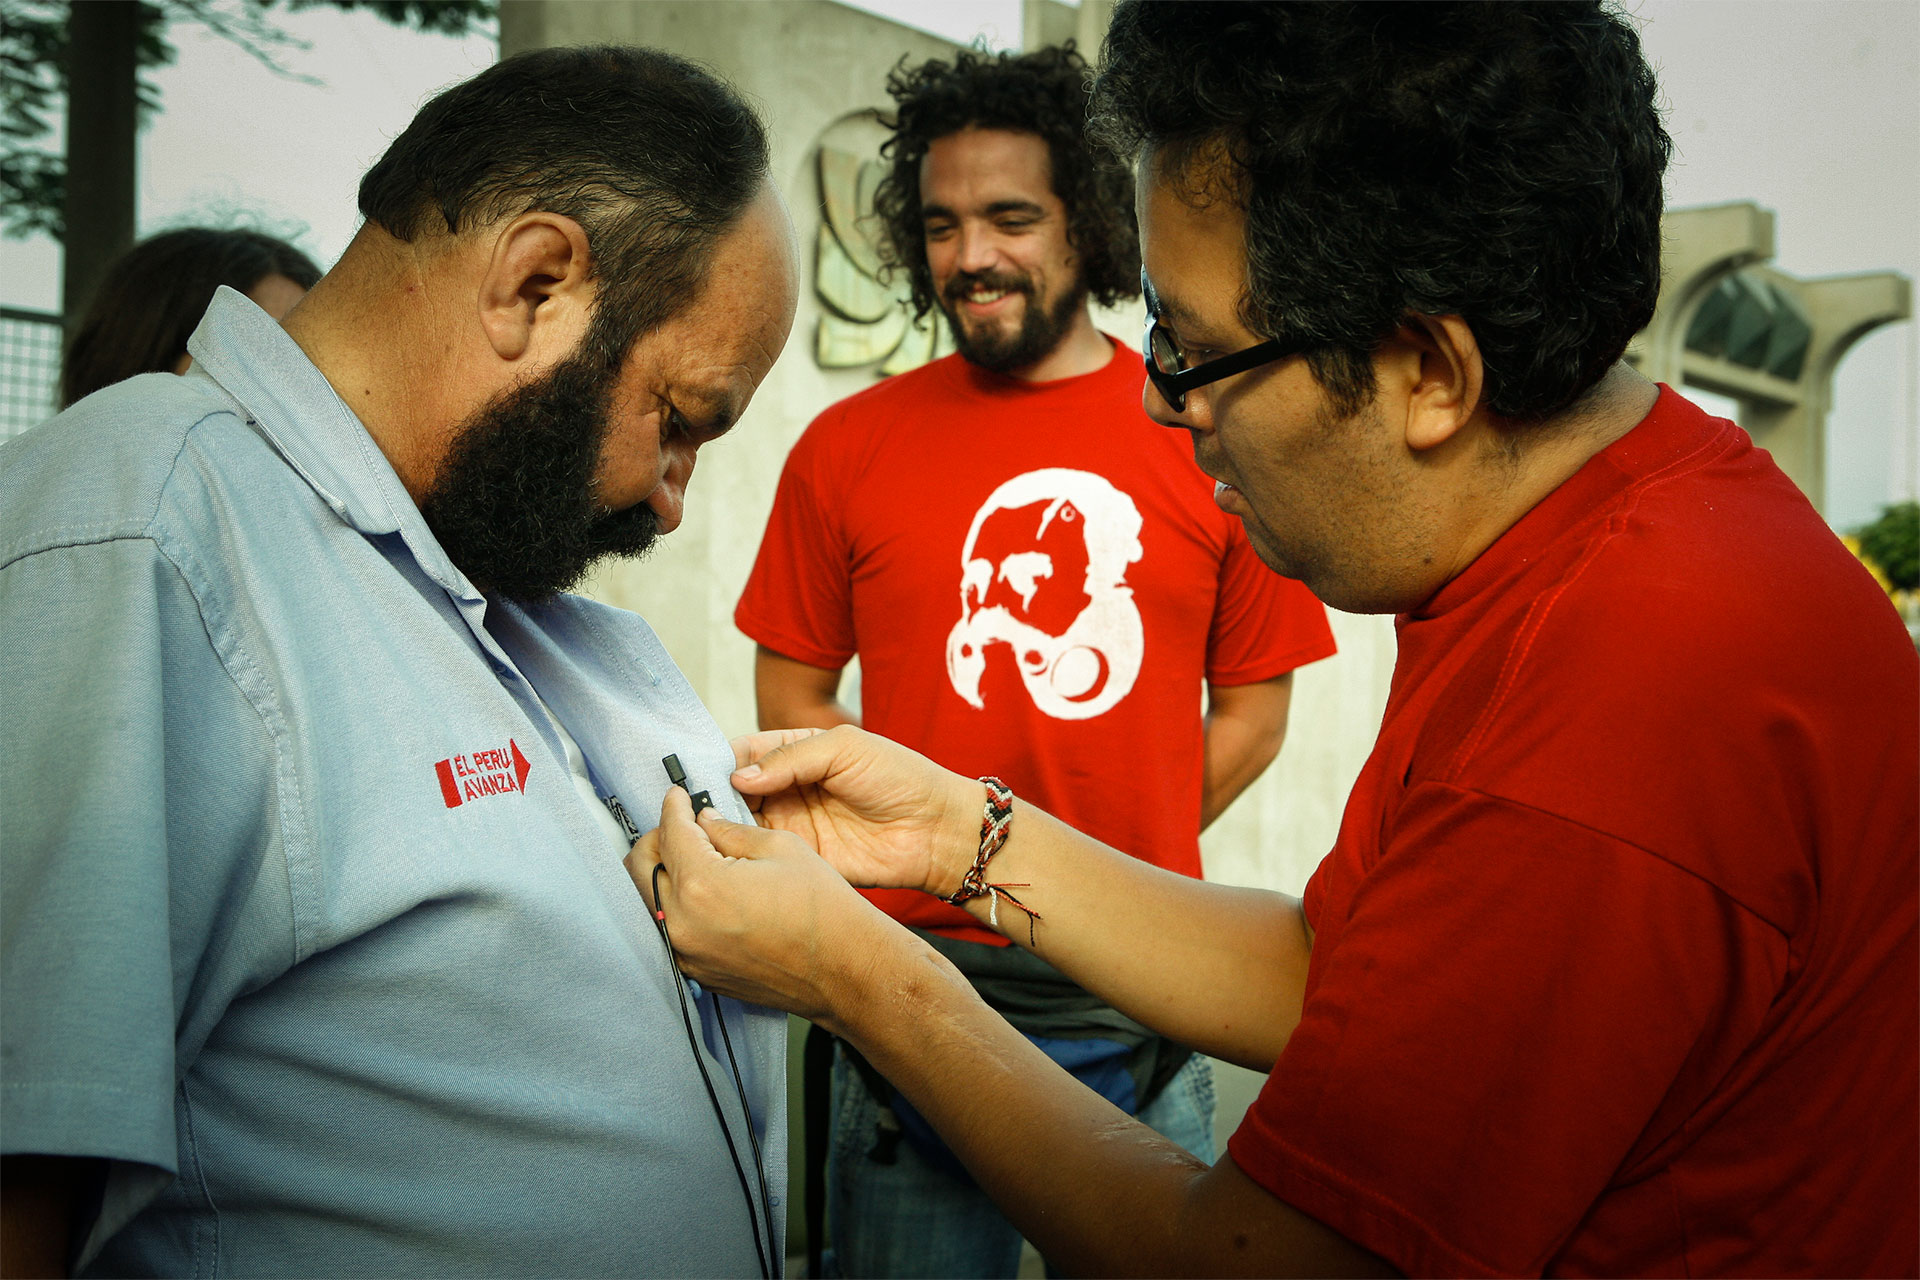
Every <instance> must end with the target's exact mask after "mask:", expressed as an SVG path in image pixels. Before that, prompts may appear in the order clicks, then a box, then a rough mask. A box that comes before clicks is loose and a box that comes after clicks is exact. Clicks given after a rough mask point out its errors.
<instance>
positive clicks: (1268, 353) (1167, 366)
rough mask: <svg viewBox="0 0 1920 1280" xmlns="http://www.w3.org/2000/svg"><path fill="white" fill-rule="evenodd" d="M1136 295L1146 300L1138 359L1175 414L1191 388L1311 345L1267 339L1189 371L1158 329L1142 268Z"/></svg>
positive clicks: (1155, 298)
mask: <svg viewBox="0 0 1920 1280" xmlns="http://www.w3.org/2000/svg"><path fill="white" fill-rule="evenodd" d="M1140 292H1141V294H1142V295H1144V296H1145V298H1146V300H1147V335H1146V337H1145V338H1144V339H1143V340H1142V341H1141V343H1140V355H1141V358H1142V359H1143V360H1145V361H1146V365H1147V377H1149V378H1151V379H1152V380H1153V385H1154V386H1156V387H1158V388H1159V389H1160V394H1161V395H1162V396H1164V397H1166V401H1167V403H1168V404H1170V405H1172V406H1173V411H1174V412H1175V413H1184V412H1186V408H1187V392H1189V391H1192V390H1193V389H1194V388H1195V387H1204V386H1206V385H1207V384H1208V383H1209V382H1218V381H1220V379H1222V378H1226V377H1231V376H1232V375H1233V374H1236V373H1245V372H1246V371H1247V370H1248V369H1255V368H1258V367H1259V366H1261V365H1263V364H1271V363H1273V362H1274V361H1275V360H1284V359H1286V358H1287V357H1288V356H1292V355H1298V354H1300V353H1301V352H1302V351H1305V350H1306V349H1307V348H1308V347H1309V346H1310V345H1312V344H1310V343H1306V342H1282V341H1281V340H1280V339H1278V338H1269V339H1267V340H1266V341H1265V342H1261V343H1256V344H1255V345H1253V346H1251V347H1247V348H1244V349H1243V350H1240V351H1235V352H1233V353H1232V354H1231V355H1224V356H1221V357H1219V358H1218V359H1214V360H1209V361H1207V362H1206V363H1205V364H1199V365H1194V366H1193V367H1191V368H1189V367H1188V366H1187V357H1186V355H1185V353H1183V352H1182V351H1181V350H1180V346H1179V344H1178V343H1176V342H1175V341H1174V340H1173V335H1172V334H1170V333H1168V332H1167V331H1166V330H1165V329H1163V328H1161V327H1160V298H1159V295H1157V294H1156V293H1154V291H1153V285H1152V283H1151V282H1149V281H1148V279H1147V271H1146V268H1145V267H1142V268H1141V269H1140Z"/></svg>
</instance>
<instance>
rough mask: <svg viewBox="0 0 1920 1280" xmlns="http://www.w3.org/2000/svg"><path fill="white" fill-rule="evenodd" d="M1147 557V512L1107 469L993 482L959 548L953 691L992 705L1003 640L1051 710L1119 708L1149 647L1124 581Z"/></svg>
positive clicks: (1079, 714)
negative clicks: (987, 688)
mask: <svg viewBox="0 0 1920 1280" xmlns="http://www.w3.org/2000/svg"><path fill="white" fill-rule="evenodd" d="M1141 554H1142V553H1141V547H1140V509H1139V508H1138V507H1136V506H1134V504H1133V499H1132V498H1129V497H1128V496H1127V495H1126V494H1124V493H1122V492H1121V491H1120V490H1118V489H1116V488H1114V487H1113V486H1112V485H1111V484H1109V483H1108V482H1107V481H1106V480H1105V479H1104V478H1103V477H1101V476H1097V475H1094V474H1093V473H1092V472H1089V471H1069V470H1067V469H1065V468H1062V467H1049V468H1047V469H1045V470H1042V471H1029V472H1027V473H1026V474H1025V475H1020V476H1015V477H1014V478H1013V479H1011V480H1009V481H1007V482H1006V483H1005V484H1003V485H1001V486H1000V487H999V488H998V489H995V490H994V491H993V494H992V496H990V497H989V498H988V499H987V501H986V503H985V504H984V505H983V506H982V507H981V508H980V510H979V511H978V512H976V513H975V514H974V517H973V525H972V527H971V528H969V529H968V530H967V545H966V548H965V550H963V551H962V552H961V553H960V621H959V622H957V623H955V624H954V628H953V630H952V631H951V632H949V633H948V635H947V678H948V679H949V680H951V681H952V682H953V690H954V692H955V693H957V694H959V695H960V696H961V697H962V698H965V699H966V700H967V702H968V703H969V704H971V705H972V706H975V707H980V708H984V707H985V705H986V704H985V702H984V701H982V699H981V695H980V677H981V676H982V675H983V674H984V673H985V671H986V669H987V650H988V649H989V648H990V647H991V646H993V645H997V644H1003V645H1006V646H1007V647H1008V649H1009V651H1010V652H1011V654H1012V657H1013V661H1014V664H1015V666H1016V667H1017V668H1018V670H1019V672H1020V679H1021V681H1022V682H1023V683H1024V684H1025V685H1026V687H1027V694H1028V696H1029V697H1031V698H1032V699H1033V705H1034V706H1036V707H1038V708H1039V709H1040V710H1042V711H1044V712H1046V713H1047V714H1048V715H1050V716H1052V717H1054V718H1055V719H1057V720H1086V719H1090V718H1092V717H1093V716H1097V715H1100V714H1101V713H1103V712H1105V711H1108V710H1110V709H1111V708H1112V707H1113V706H1114V705H1115V704H1117V703H1118V702H1119V701H1120V699H1122V698H1124V697H1126V696H1127V694H1128V692H1129V691H1130V690H1132V688H1133V682H1134V680H1135V679H1137V678H1138V677H1139V675H1140V660H1141V657H1142V654H1143V652H1144V650H1145V647H1146V641H1145V635H1144V633H1143V631H1142V630H1141V626H1140V610H1139V607H1138V606H1136V605H1135V604H1134V602H1133V588H1131V587H1129V586H1128V585H1127V569H1128V567H1129V566H1131V565H1133V564H1134V563H1136V562H1137V561H1138V560H1139V559H1140V556H1141Z"/></svg>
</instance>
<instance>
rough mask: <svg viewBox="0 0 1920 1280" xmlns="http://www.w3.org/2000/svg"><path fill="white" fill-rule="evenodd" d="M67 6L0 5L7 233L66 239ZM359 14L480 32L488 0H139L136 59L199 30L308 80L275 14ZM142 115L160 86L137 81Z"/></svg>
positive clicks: (162, 53) (155, 63)
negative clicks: (55, 142) (62, 119)
mask: <svg viewBox="0 0 1920 1280" xmlns="http://www.w3.org/2000/svg"><path fill="white" fill-rule="evenodd" d="M73 2H74V0H0V226H3V227H4V229H5V231H6V234H8V235H10V236H24V235H30V234H32V233H34V232H36V231H45V232H47V233H48V234H50V235H52V236H53V237H54V238H55V239H56V240H63V239H65V234H66V227H65V223H64V219H63V212H62V210H63V205H64V202H65V199H66V178H67V165H66V159H65V157H64V156H62V155H59V154H57V153H56V152H54V151H51V150H49V149H48V148H47V147H46V146H45V145H44V144H45V141H46V139H47V138H48V137H49V136H50V135H51V134H52V133H53V122H54V118H55V115H56V113H58V112H60V111H63V110H64V109H65V104H66V92H67V56H66V55H67V14H68V11H69V7H70V5H71V4H72V3H73ZM282 8H284V9H286V10H288V11H292V12H297V11H300V10H303V9H320V8H335V9H347V10H354V9H365V10H367V11H368V12H371V13H373V14H375V15H377V16H378V17H380V18H383V19H385V20H386V21H387V22H390V23H392V24H394V25H395V26H402V27H412V28H414V29H416V30H419V31H425V32H430V33H433V34H437V35H449V36H463V35H467V34H469V33H472V32H474V31H478V30H483V29H484V28H485V27H486V25H487V24H488V23H489V22H490V21H491V20H492V18H493V16H494V0H143V2H142V3H141V5H140V16H141V32H140V44H139V48H138V51H137V54H136V61H137V63H138V66H139V68H140V70H141V71H142V72H145V71H148V70H151V69H152V68H154V67H163V66H166V65H167V64H169V63H171V62H172V61H173V59H174V48H173V45H172V44H171V43H169V42H168V40H167V29H168V28H169V27H170V26H172V25H173V24H175V23H189V22H191V23H199V24H200V25H202V26H204V27H206V28H207V29H208V30H209V31H211V32H213V33H214V34H215V35H217V36H219V37H220V38H221V39H223V40H228V41H231V42H232V43H234V44H236V45H238V46H240V47H241V48H242V49H245V50H246V51H247V52H248V53H249V54H251V55H253V57H255V58H257V59H259V61H260V62H261V63H262V64H263V65H265V66H267V67H268V68H270V69H271V70H273V71H274V72H275V73H276V74H279V75H282V76H286V77H287V78H289V79H294V80H303V81H307V82H309V83H317V82H316V81H314V80H313V78H312V77H311V76H305V75H300V74H298V73H296V72H294V71H292V70H290V69H289V68H288V67H287V66H286V64H285V63H284V62H283V61H282V55H283V54H284V53H285V52H286V51H288V50H304V49H306V48H307V47H308V46H307V42H306V41H305V40H302V39H300V38H299V37H298V36H295V35H293V34H291V33H289V32H287V31H284V30H282V29H281V28H280V27H278V26H276V25H275V24H274V22H273V20H272V18H271V16H270V15H271V13H272V11H273V10H275V9H282ZM138 93H139V101H140V107H141V110H142V111H143V112H151V111H156V110H158V109H159V107H160V92H159V89H158V88H157V87H156V86H155V85H154V84H153V83H152V81H150V80H148V79H147V78H146V77H145V76H144V75H143V76H141V78H140V81H139V84H138Z"/></svg>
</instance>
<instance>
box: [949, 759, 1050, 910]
mask: <svg viewBox="0 0 1920 1280" xmlns="http://www.w3.org/2000/svg"><path fill="white" fill-rule="evenodd" d="M980 781H981V782H982V783H983V784H985V786H986V788H987V804H986V809H985V811H984V812H983V813H982V814H981V817H980V852H979V853H977V854H975V855H974V859H973V865H972V866H971V867H968V868H967V874H966V875H965V876H963V877H961V880H960V888H959V889H958V890H957V891H956V892H955V893H954V894H953V895H952V896H951V897H949V898H947V899H946V901H948V902H950V903H952V904H953V905H954V906H956V907H957V906H959V905H960V904H961V903H963V902H971V901H972V900H973V899H975V898H981V897H984V898H986V899H987V900H988V902H987V923H989V924H991V925H992V926H993V927H994V928H996V929H998V928H999V927H1000V899H1002V898H1005V899H1006V900H1007V902H1008V903H1009V904H1010V905H1012V906H1014V907H1016V908H1018V909H1019V910H1021V911H1023V912H1025V913H1026V916H1027V942H1028V944H1029V945H1031V944H1032V943H1033V940H1034V933H1033V922H1034V921H1035V920H1039V919H1042V916H1041V915H1040V913H1039V912H1038V911H1035V910H1034V909H1033V908H1032V907H1029V906H1028V905H1027V904H1026V903H1024V902H1022V901H1020V899H1018V898H1016V897H1014V896H1013V895H1012V894H1011V893H1009V892H1007V891H1008V890H1009V889H1028V888H1031V887H1032V886H1031V885H1026V884H995V883H990V882H989V881H988V880H987V863H989V862H991V861H992V860H993V855H994V854H996V853H998V852H1000V848H1001V846H1002V845H1004V844H1006V842H1007V834H1008V833H1009V832H1010V831H1011V830H1012V829H1013V790H1012V788H1010V787H1008V786H1007V784H1006V783H1004V782H1002V781H1000V779H998V778H982V779H980Z"/></svg>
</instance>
